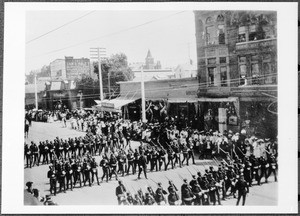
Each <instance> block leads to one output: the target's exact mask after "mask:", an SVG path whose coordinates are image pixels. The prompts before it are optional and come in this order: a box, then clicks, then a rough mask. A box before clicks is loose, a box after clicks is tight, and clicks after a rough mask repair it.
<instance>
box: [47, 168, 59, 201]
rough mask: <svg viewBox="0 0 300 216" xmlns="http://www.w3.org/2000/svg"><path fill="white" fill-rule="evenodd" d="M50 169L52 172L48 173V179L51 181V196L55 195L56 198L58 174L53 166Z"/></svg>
mask: <svg viewBox="0 0 300 216" xmlns="http://www.w3.org/2000/svg"><path fill="white" fill-rule="evenodd" d="M49 168H50V170H49V171H48V178H49V179H50V194H54V196H55V195H56V182H57V178H56V172H55V170H53V167H52V166H50V167H49Z"/></svg>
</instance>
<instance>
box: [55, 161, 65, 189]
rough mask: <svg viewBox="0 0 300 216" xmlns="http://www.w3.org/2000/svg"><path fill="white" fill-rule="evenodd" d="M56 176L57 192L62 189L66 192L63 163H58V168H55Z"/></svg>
mask: <svg viewBox="0 0 300 216" xmlns="http://www.w3.org/2000/svg"><path fill="white" fill-rule="evenodd" d="M57 177H58V183H59V192H61V191H62V189H63V192H64V193H65V192H66V184H65V178H66V171H65V168H64V166H63V164H60V165H59V168H58V169H57Z"/></svg>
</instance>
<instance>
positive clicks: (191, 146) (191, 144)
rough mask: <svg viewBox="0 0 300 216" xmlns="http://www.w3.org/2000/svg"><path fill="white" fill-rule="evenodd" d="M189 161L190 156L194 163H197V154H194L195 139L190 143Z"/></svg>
mask: <svg viewBox="0 0 300 216" xmlns="http://www.w3.org/2000/svg"><path fill="white" fill-rule="evenodd" d="M187 147H188V159H187V160H188V161H189V160H190V158H192V161H193V164H196V163H195V155H194V143H193V140H190V141H189V143H188V146H187Z"/></svg>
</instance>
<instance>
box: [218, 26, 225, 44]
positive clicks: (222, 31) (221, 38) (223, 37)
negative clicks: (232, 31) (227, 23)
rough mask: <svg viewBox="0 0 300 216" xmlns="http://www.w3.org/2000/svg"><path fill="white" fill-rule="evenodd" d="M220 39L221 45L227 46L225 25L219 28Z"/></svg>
mask: <svg viewBox="0 0 300 216" xmlns="http://www.w3.org/2000/svg"><path fill="white" fill-rule="evenodd" d="M218 38H219V44H225V31H224V25H219V26H218Z"/></svg>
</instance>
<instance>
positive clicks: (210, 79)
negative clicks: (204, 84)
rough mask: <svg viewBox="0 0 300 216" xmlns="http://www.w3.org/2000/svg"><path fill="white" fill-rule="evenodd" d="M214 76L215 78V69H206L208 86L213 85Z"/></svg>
mask: <svg viewBox="0 0 300 216" xmlns="http://www.w3.org/2000/svg"><path fill="white" fill-rule="evenodd" d="M215 76H216V68H215V67H211V68H208V84H209V86H214V85H215Z"/></svg>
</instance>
